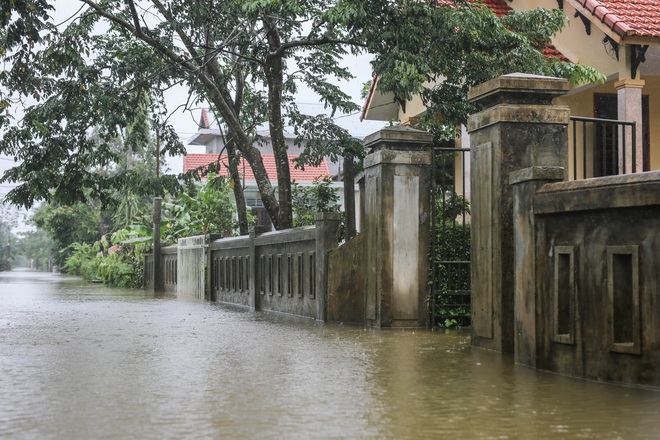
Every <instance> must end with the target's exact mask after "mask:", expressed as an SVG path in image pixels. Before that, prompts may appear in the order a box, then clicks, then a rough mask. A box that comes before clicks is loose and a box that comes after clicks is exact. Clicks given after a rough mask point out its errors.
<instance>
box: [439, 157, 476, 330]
mask: <svg viewBox="0 0 660 440" xmlns="http://www.w3.org/2000/svg"><path fill="white" fill-rule="evenodd" d="M432 163H433V171H432V176H433V177H432V179H433V184H432V185H431V206H433V207H434V208H433V209H434V212H433V215H432V216H431V237H430V244H431V255H430V258H431V289H430V290H431V298H430V299H431V301H430V306H431V319H430V322H431V325H432V327H436V326H438V327H443V328H456V327H467V326H469V325H470V203H469V199H470V149H469V148H445V147H442V148H441V147H435V148H432Z"/></svg>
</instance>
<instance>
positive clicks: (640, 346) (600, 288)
mask: <svg viewBox="0 0 660 440" xmlns="http://www.w3.org/2000/svg"><path fill="white" fill-rule="evenodd" d="M533 212H534V216H535V223H536V241H537V246H536V288H537V291H536V297H537V298H536V302H537V329H538V330H537V332H538V333H537V335H536V346H537V350H538V352H537V359H536V365H537V367H538V368H542V369H547V370H552V371H557V372H560V373H568V374H571V375H575V376H580V377H585V378H588V379H596V380H606V381H615V382H624V383H632V384H640V385H651V386H656V387H657V386H660V292H659V291H658V285H660V253H659V250H660V172H651V173H643V174H635V175H626V176H615V177H607V178H599V179H593V180H587V181H576V182H561V183H548V184H546V185H543V186H541V187H540V189H539V190H538V192H536V194H535V195H534V201H533Z"/></svg>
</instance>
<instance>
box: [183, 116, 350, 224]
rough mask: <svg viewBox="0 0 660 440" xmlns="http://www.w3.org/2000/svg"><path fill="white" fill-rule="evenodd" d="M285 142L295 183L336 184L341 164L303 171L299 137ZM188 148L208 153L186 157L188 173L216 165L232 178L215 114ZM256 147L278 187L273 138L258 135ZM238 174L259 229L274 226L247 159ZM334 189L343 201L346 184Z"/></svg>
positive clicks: (323, 163) (241, 162) (288, 136)
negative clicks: (198, 147) (320, 181)
mask: <svg viewBox="0 0 660 440" xmlns="http://www.w3.org/2000/svg"><path fill="white" fill-rule="evenodd" d="M285 141H286V144H287V147H288V151H289V163H290V173H291V180H292V181H295V182H296V183H298V184H300V185H301V186H308V185H311V184H312V183H313V182H314V180H315V179H318V178H323V177H325V176H329V177H331V178H334V179H333V180H336V176H337V175H338V174H339V173H340V172H341V169H340V165H339V164H336V163H331V162H330V161H328V160H327V159H323V160H322V161H321V163H320V164H319V165H318V166H315V167H313V166H305V167H304V169H300V168H298V167H296V162H295V159H296V158H297V157H298V155H299V154H300V153H301V152H302V147H301V146H298V145H296V144H295V142H294V141H295V136H294V135H292V134H290V133H287V134H285ZM188 144H190V145H201V146H204V147H205V151H206V152H205V153H193V154H186V155H185V156H184V157H183V172H184V173H186V172H189V171H192V170H200V171H201V170H204V169H206V167H208V166H209V165H210V164H215V165H216V167H215V168H216V169H217V170H219V171H218V174H220V175H222V176H225V177H226V176H229V169H228V164H229V159H228V156H227V153H226V151H225V149H224V146H225V137H224V134H223V132H222V130H221V128H220V127H219V126H218V124H217V121H216V119H215V117H214V116H213V114H212V113H210V112H208V111H207V110H202V112H201V115H200V120H199V123H198V130H197V133H195V134H194V135H193V136H192V138H190V139H189V141H188ZM255 146H256V147H257V148H258V149H259V150H260V151H261V157H262V159H263V163H264V167H265V168H266V172H267V173H268V176H269V177H270V180H271V184H272V185H273V187H275V186H277V168H276V166H275V156H274V154H273V150H272V146H271V143H270V135H269V134H268V132H267V131H259V132H257V139H256V140H255ZM238 171H239V174H240V175H241V177H242V179H243V188H244V194H245V200H246V203H247V205H248V207H250V208H251V210H252V213H253V214H255V215H256V216H257V225H260V226H266V225H270V224H271V223H270V219H269V217H268V214H267V213H266V209H265V208H264V206H263V203H262V201H261V197H260V196H259V190H258V188H257V184H256V178H255V177H254V173H253V172H252V169H251V168H250V166H249V164H248V163H247V161H246V160H244V159H243V158H241V159H240V160H239V165H238ZM333 186H335V187H336V188H337V191H338V192H339V194H340V198H343V192H342V191H341V188H343V185H342V183H341V182H334V183H333Z"/></svg>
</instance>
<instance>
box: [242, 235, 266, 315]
mask: <svg viewBox="0 0 660 440" xmlns="http://www.w3.org/2000/svg"><path fill="white" fill-rule="evenodd" d="M269 230H270V229H269V227H267V226H250V227H249V228H248V234H249V237H250V253H249V254H248V255H249V257H250V261H249V264H248V274H247V276H248V280H249V281H248V286H249V289H248V290H249V293H248V295H249V298H248V306H249V307H250V308H251V309H253V310H261V304H259V297H260V296H259V293H258V292H259V285H260V284H259V283H260V278H259V277H260V276H261V277H262V276H264V274H257V267H258V266H257V264H258V263H257V257H258V255H257V246H256V242H257V236H258V235H261V234H263V233H266V232H269Z"/></svg>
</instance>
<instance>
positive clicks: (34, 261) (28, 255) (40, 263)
mask: <svg viewBox="0 0 660 440" xmlns="http://www.w3.org/2000/svg"><path fill="white" fill-rule="evenodd" d="M13 249H14V254H15V256H16V261H19V260H21V261H23V262H24V264H23V265H24V266H27V267H32V268H34V269H37V270H43V271H48V270H50V267H51V250H52V249H53V241H52V240H51V239H50V237H49V236H48V234H47V233H46V231H44V230H41V229H38V230H36V231H26V232H22V233H20V234H19V237H18V239H17V240H16V243H15V245H14V246H13Z"/></svg>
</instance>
